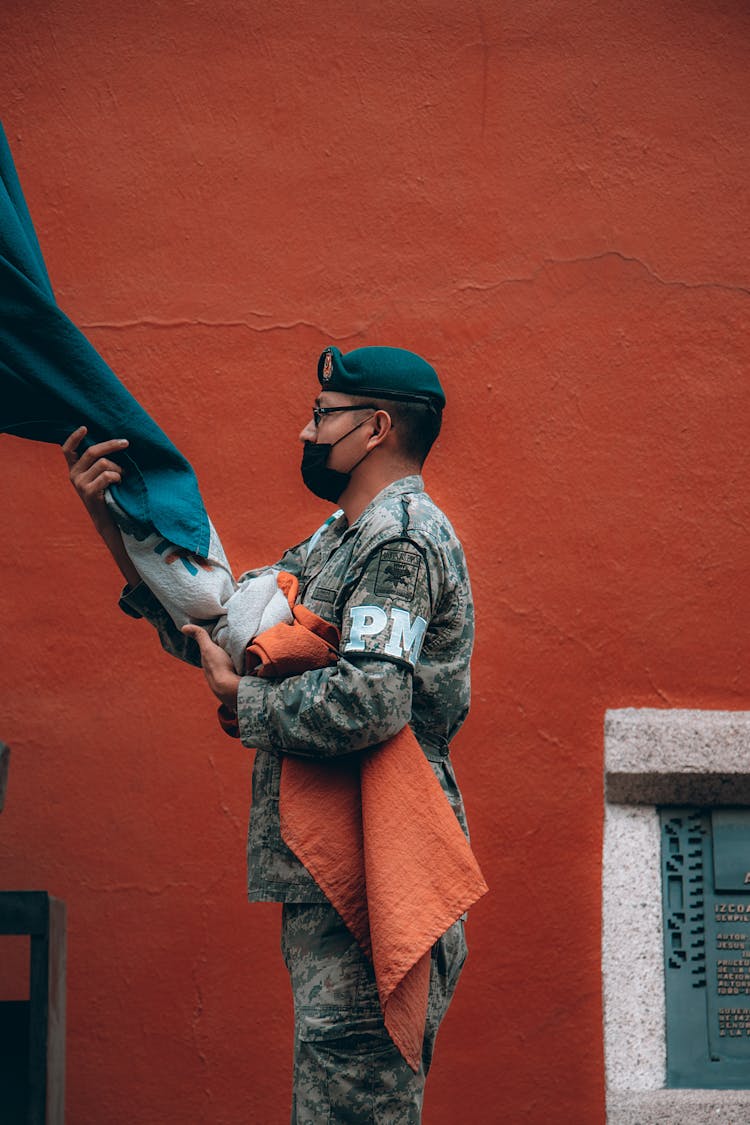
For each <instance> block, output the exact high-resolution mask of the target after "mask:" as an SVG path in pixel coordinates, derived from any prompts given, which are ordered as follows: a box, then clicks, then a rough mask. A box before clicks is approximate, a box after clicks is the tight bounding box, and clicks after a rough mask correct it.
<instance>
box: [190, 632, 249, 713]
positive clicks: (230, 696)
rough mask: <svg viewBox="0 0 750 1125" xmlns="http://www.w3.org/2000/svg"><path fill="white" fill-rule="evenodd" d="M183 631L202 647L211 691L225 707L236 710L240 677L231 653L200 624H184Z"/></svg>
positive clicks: (202, 661) (202, 662) (203, 664)
mask: <svg viewBox="0 0 750 1125" xmlns="http://www.w3.org/2000/svg"><path fill="white" fill-rule="evenodd" d="M182 632H183V633H184V634H185V636H186V637H192V638H193V640H194V641H195V642H196V643H197V645H198V648H199V649H200V653H201V664H202V666H203V674H204V676H205V677H206V683H207V684H208V686H209V687H210V688H211V691H212V692H213V693H214V695H215V696H216V698H217V699H218V700H220V701H221V702H222V703H223V704H224V706H225V707H228V708H229V709H230V711H236V710H237V688H238V687H239V682H240V677H239V676H238V675H237V673H236V672H235V670H234V666H233V664H232V661H231V658H230V657H229V654H228V653H226V652H225V651H224V649H223V648H221V647H220V646H219V645H217V644H214V642H213V641H212V640H211V638H210V637H209V635H208V633H207V632H206V630H205V629H203V628H202V627H201V626H200V625H183V626H182Z"/></svg>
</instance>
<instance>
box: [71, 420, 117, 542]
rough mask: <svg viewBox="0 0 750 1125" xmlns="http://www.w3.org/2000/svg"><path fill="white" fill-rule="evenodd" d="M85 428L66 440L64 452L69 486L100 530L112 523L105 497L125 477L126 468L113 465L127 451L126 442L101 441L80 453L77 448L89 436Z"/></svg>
mask: <svg viewBox="0 0 750 1125" xmlns="http://www.w3.org/2000/svg"><path fill="white" fill-rule="evenodd" d="M87 432H88V431H87V429H86V427H85V426H79V427H78V429H77V430H74V431H73V433H72V434H71V435H70V436H69V437H68V438H66V440H65V442H64V443H63V447H62V451H63V454H64V456H65V460H66V461H67V463H68V474H69V476H70V482H71V484H72V485H73V487H74V488H75V490H76V492H77V493H78V495H79V496H80V498H81V500H82V501H83V503H84V504H85V506H86V510H87V511H88V513H89V515H90V516H91V518H92V520H93V521H94V523H95V524H96V526H97V527H98V528H99V529H100V530H101V529H102V528H103V527H104V526H107V525H109V524H110V523H112V518H111V516H110V515H109V513H108V511H107V505H106V502H105V500H104V493H105V492H106V490H107V489H108V488H109V486H110V485H111V484H119V483H120V481H121V480H122V477H123V472H124V470H123V468H122V466H121V465H118V464H117V462H116V461H113V460H112V459H111V458H112V455H113V454H115V453H121V452H122V451H123V450H124V449H127V446H128V443H127V441H126V439H125V438H113V439H112V440H111V441H101V442H99V444H98V445H91V446H89V448H88V449H86V450H85V451H84V452H83V453H81V454H79V453H78V446H79V445H80V444H81V442H82V441H83V439H84V437H85V436H86V433H87Z"/></svg>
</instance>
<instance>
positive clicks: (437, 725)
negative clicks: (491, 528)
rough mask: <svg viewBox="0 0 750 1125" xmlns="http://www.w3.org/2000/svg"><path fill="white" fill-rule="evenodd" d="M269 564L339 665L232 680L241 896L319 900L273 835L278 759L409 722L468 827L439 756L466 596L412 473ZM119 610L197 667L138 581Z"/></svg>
mask: <svg viewBox="0 0 750 1125" xmlns="http://www.w3.org/2000/svg"><path fill="white" fill-rule="evenodd" d="M276 566H277V567H279V568H280V569H283V570H287V571H289V572H291V573H292V574H295V575H296V576H297V578H298V579H299V601H300V602H301V603H302V604H304V605H305V606H307V607H308V608H309V609H311V610H313V612H315V613H317V614H319V615H320V616H321V617H323V618H325V619H326V620H327V621H330V622H331V623H332V624H334V625H336V626H337V627H338V629H339V630H340V632H341V645H340V659H339V661H338V663H337V664H336V665H334V666H332V667H329V668H324V669H320V670H315V671H310V672H305V673H303V674H302V675H300V676H292V677H289V678H287V679H284V680H263V679H257V678H254V677H252V676H245V677H243V678H242V679H241V681H240V687H239V693H238V702H237V713H238V717H239V726H240V736H241V739H242V742H243V743H244V744H245V745H246V746H248V747H251V748H254V749H256V750H257V753H256V756H255V765H254V769H253V796H252V811H251V817H250V830H249V839H248V877H249V886H248V893H249V897H250V899H252V900H256V901H258V900H261V901H282V902H320V901H325V899H324V896H323V893H322V891H321V890H320V889H319V887H318V886H317V885H316V884H315V882H314V881H313V880H312V878H311V876H310V875H309V873H308V872H307V870H306V869H305V868H304V867H303V866H302V864H301V863H300V862H299V861H298V860H297V858H296V857H295V856H294V855H293V854H292V852H291V851H290V850H289V849H288V848H287V847H286V845H285V844H284V842H283V841H282V839H281V833H280V829H279V811H278V802H279V783H280V777H281V760H282V755H283V754H285V753H288V754H296V755H303V756H305V757H312V758H330V757H334V756H337V755H340V754H349V753H352V752H356V751H357V750H362V749H365V748H366V747H369V746H373V745H376V744H377V743H379V742H383V741H385V740H386V739H387V738H390V737H391V735H393V734H396V733H397V732H398V731H399V730H401V728H402V727H403V726H405V725H406V724H407V723H410V724H411V726H412V729H413V731H414V733H415V735H416V736H417V739H418V740H419V743H420V745H421V746H422V749H423V750H424V752H425V755H426V756H427V758H428V759H429V761H430V763H431V764H432V767H433V769H434V771H435V773H436V775H437V777H438V780H439V781H440V784H441V785H442V788H443V790H444V792H445V794H446V796H447V798H448V800H449V802H450V804H451V806H452V807H453V809H454V811H455V813H456V816H457V817H458V819H459V821H460V823H461V825H462V827H463V829H464V831H467V829H466V819H465V814H464V809H463V801H462V799H461V794H460V791H459V789H458V786H457V784H456V779H455V775H454V772H453V767H452V765H451V761H450V758H449V750H448V748H449V743H450V740H451V739H452V738H453V736H454V735H455V733H456V731H457V730H458V729H459V727H460V726H461V724H462V722H463V720H464V719H465V717H466V713H467V711H468V707H469V659H470V656H471V650H472V643H473V636H474V612H473V605H472V599H471V588H470V585H469V577H468V574H467V570H466V562H465V559H464V553H463V549H462V547H461V544H460V543H459V541H458V539H457V537H456V534H455V532H454V530H453V528H452V527H451V525H450V523H449V522H448V520H447V518H446V517H445V515H444V514H443V513H442V512H441V511H440V509H439V508H438V507H437V506H436V505H435V504H434V503H433V501H432V500H431V499H430V498H429V496H427V494H426V493H425V491H424V485H423V483H422V478H421V477H419V476H410V477H405V478H404V479H402V480H399V481H396V482H394V483H393V484H390V485H389V486H388V487H387V488H385V489H383V491H382V492H380V493H379V494H378V495H377V496H376V497H375V498H374V500H373V501H372V502H371V503H370V504H369V505H368V507H367V508H366V509H365V510H364V512H362V514H361V515H360V516H359V518H358V519H357V520H355V522H354V523H353V524H352V526H351V527H349V526H348V524H347V521H346V518H345V516H344V514H343V513H342V512H337V513H335V514H334V515H333V516H331V517H330V519H328V520H327V521H326V522H325V523H324V524H323V526H322V527H321V528H319V529H318V531H316V532H315V534H314V535H312V536H311V537H310V538H309V539H307V540H305V541H304V542H303V543H300V544H298V545H297V546H296V547H292V548H291V549H290V550H289V551H287V552H286V554H285V555H284V556H283V558H282V559H281V560H280V561H279V562H278V563H277V564H276ZM263 569H267V568H263ZM259 573H262V570H253V571H248V572H247V574H244V575H243V576H242V577H241V578H240V582H242V581H246V580H248V579H250V578H252V577H254V576H255V575H257V574H259ZM121 605H122V608H123V609H124V610H125V611H126V612H128V613H130V614H131V615H132V616H143V617H146V618H148V619H149V620H150V621H151V622H152V624H154V625H155V626H156V628H157V629H158V630H159V634H160V637H161V641H162V644H163V646H164V648H165V649H167V651H168V652H170V653H172V655H175V656H179V657H180V658H182V659H184V660H188V661H190V662H191V663H200V660H199V658H198V657H197V648H196V646H195V644H194V642H193V641H190V640H188V639H187V638H185V637H184V636H183V635H182V634H181V633H179V632H178V631H177V630H176V629H175V628H174V626H173V625H172V623H171V619H170V618H169V617H168V615H167V614H166V612H165V611H164V610H163V608H162V607H161V606H160V605H159V603H158V602H157V601H156V599H155V598H154V596H153V595H152V594H151V592H150V591H149V590H148V588H147V587H145V586H144V585H143V584H141V585H140V586H137V587H136V588H135V589H133V590H130V591H128V592H126V593H125V594H124V595H123V597H122V599H121Z"/></svg>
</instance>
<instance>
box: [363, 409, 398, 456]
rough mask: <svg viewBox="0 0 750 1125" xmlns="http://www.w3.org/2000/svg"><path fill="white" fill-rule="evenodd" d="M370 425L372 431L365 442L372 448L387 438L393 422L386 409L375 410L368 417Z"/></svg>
mask: <svg viewBox="0 0 750 1125" xmlns="http://www.w3.org/2000/svg"><path fill="white" fill-rule="evenodd" d="M370 425H371V426H372V433H371V435H370V439H369V441H368V443H367V444H368V446H369V447H370V448H371V449H374V448H375V446H376V445H380V443H381V442H382V441H384V440H385V438H387V436H388V434H389V433H390V432H391V430H392V429H393V422H392V420H391V416H390V414H389V413H388V411H387V410H376V411H375V413H374V414H373V416H372V418H370Z"/></svg>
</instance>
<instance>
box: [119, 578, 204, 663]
mask: <svg viewBox="0 0 750 1125" xmlns="http://www.w3.org/2000/svg"><path fill="white" fill-rule="evenodd" d="M120 609H121V610H122V611H123V613H127V615H128V616H129V617H136V618H137V617H144V618H145V619H146V621H148V622H149V624H150V625H153V627H154V628H155V629H156V631H157V633H158V634H159V640H160V641H161V647H162V648H163V649H164V651H165V652H168V653H169V655H170V656H175V657H177V659H178V660H184V661H185V663H186V664H194V665H195V666H196V667H197V668H200V667H201V655H200V649H199V648H198V645H197V644H196V642H195V641H194V640H193V639H192V637H186V636H185V635H184V633H181V632H180V630H179V629H178V628H177V626H176V625H175V623H174V621H173V620H172V618H171V617H170V616H169V614H168V613H167V611H166V609H165V608H164V606H163V605H162V604H161V602H160V601H159V600H158V598H157V597H156V596H155V595H154V594H153V593H152V591H151V590H150V589H149V587H148V586H147V585H146V583H145V582H139V583H138V585H137V586H126V587H125V589H124V590H123V592H122V594H121V595H120Z"/></svg>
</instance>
